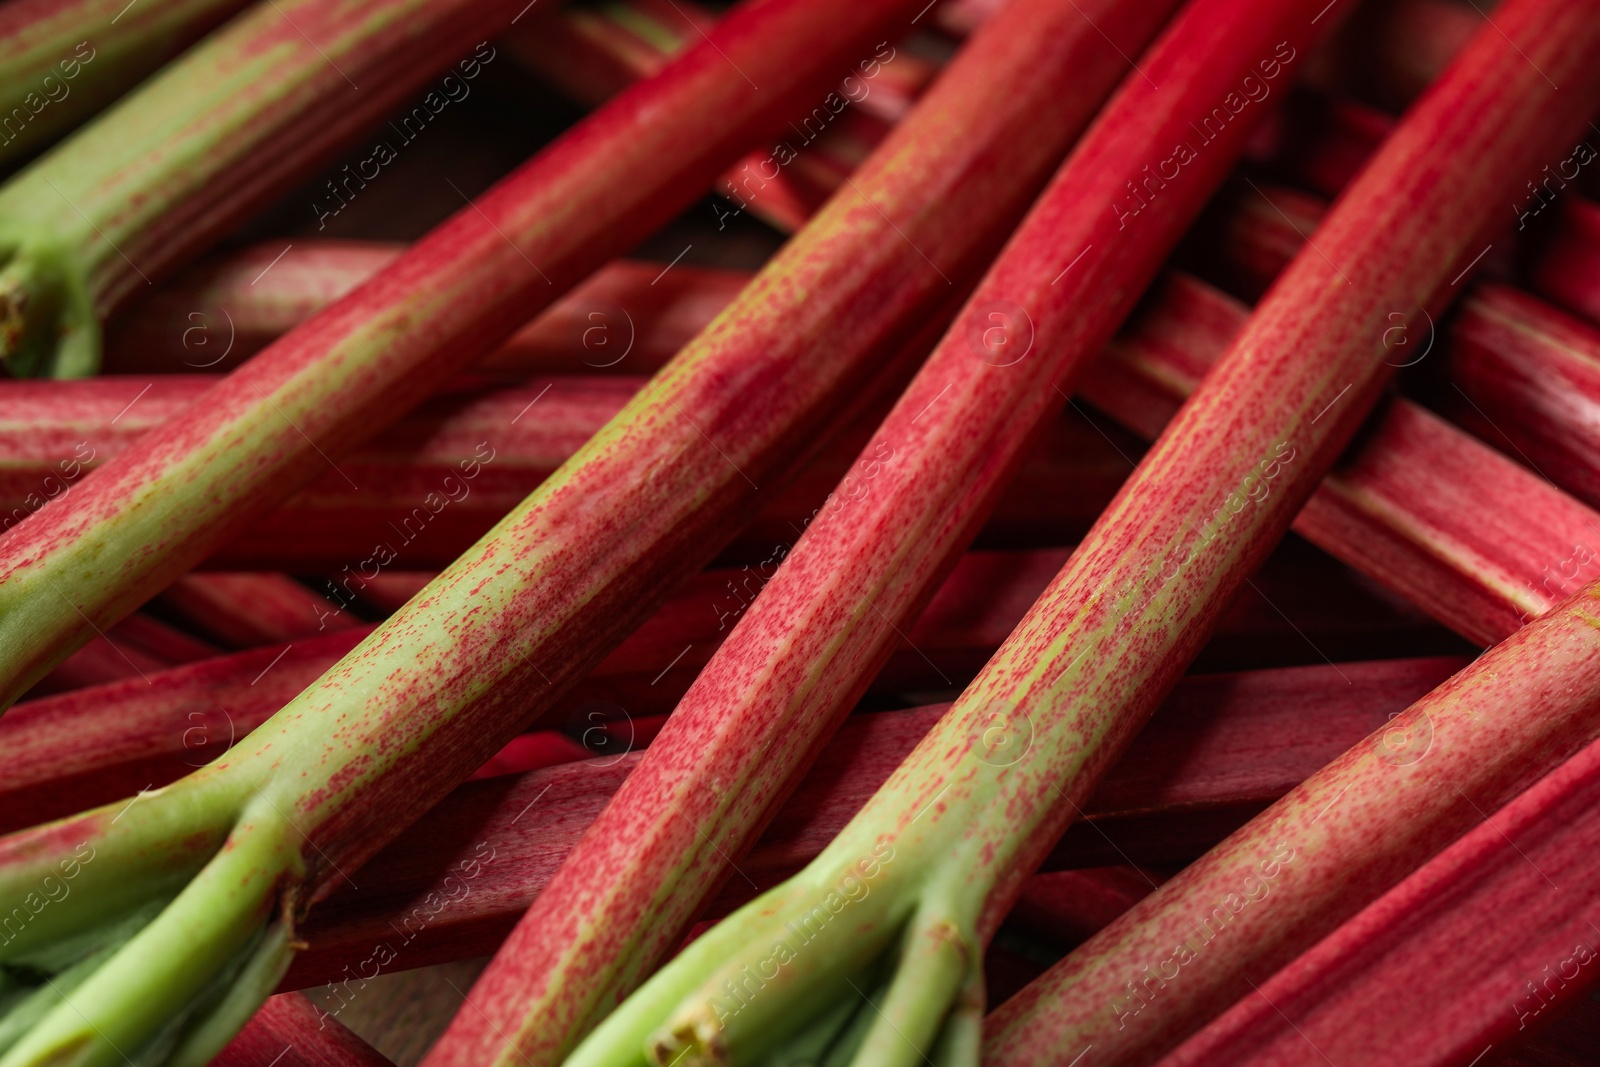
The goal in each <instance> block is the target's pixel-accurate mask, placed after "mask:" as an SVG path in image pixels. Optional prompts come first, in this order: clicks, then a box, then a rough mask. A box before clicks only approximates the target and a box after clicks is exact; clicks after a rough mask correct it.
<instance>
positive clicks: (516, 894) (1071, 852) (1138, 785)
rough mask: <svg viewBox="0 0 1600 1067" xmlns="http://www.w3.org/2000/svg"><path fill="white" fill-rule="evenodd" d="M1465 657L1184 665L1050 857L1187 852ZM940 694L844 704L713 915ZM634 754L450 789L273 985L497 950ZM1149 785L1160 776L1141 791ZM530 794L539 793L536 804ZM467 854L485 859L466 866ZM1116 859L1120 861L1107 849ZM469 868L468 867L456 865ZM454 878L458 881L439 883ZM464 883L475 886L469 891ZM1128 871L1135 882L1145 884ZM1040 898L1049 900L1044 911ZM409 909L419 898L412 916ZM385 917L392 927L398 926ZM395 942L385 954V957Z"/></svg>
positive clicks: (314, 924) (312, 927)
mask: <svg viewBox="0 0 1600 1067" xmlns="http://www.w3.org/2000/svg"><path fill="white" fill-rule="evenodd" d="M1461 662H1462V661H1461V660H1459V659H1454V658H1439V659H1426V660H1389V661H1376V662H1370V663H1354V664H1351V663H1347V664H1342V665H1340V666H1339V667H1337V668H1333V667H1328V666H1325V665H1324V666H1317V667H1295V668H1287V669H1283V670H1270V671H1251V672H1246V673H1241V674H1222V675H1205V676H1193V677H1190V678H1186V679H1185V680H1184V681H1183V682H1182V683H1180V685H1179V687H1178V689H1177V690H1176V691H1175V692H1174V694H1173V696H1172V697H1171V698H1170V700H1169V702H1168V704H1167V705H1165V706H1163V708H1162V709H1161V710H1160V711H1159V712H1158V713H1157V718H1156V720H1155V722H1154V723H1153V724H1152V726H1153V728H1152V729H1150V730H1147V731H1146V732H1145V733H1144V734H1142V735H1141V736H1140V738H1139V739H1138V741H1136V742H1135V744H1134V746H1133V748H1132V749H1131V750H1130V752H1129V756H1128V758H1127V759H1126V760H1124V761H1123V763H1121V764H1119V765H1118V767H1117V769H1116V770H1114V771H1113V772H1112V774H1111V775H1110V776H1109V777H1108V778H1107V780H1106V782H1105V783H1104V784H1103V786H1102V788H1101V791H1100V793H1099V794H1097V795H1096V796H1095V797H1094V798H1093V799H1091V800H1090V801H1089V803H1087V804H1086V805H1085V810H1086V812H1087V813H1088V816H1089V820H1090V822H1091V823H1093V824H1094V825H1096V826H1098V827H1099V828H1100V830H1099V832H1098V833H1097V832H1094V831H1093V830H1091V832H1090V833H1089V834H1086V835H1084V836H1082V837H1080V838H1078V839H1077V840H1071V839H1068V840H1065V841H1063V843H1062V844H1061V845H1060V846H1059V847H1058V848H1057V849H1056V850H1055V852H1054V853H1053V854H1052V855H1051V856H1050V857H1049V859H1048V860H1047V862H1046V864H1045V866H1046V867H1047V868H1049V869H1058V868H1076V867H1082V866H1083V865H1085V864H1095V863H1102V862H1105V860H1104V859H1103V855H1104V853H1105V852H1107V851H1109V850H1108V849H1107V847H1106V845H1105V837H1110V838H1111V839H1112V840H1113V841H1115V842H1116V843H1117V845H1118V846H1121V847H1125V848H1128V849H1132V850H1134V852H1135V853H1136V859H1137V860H1138V861H1139V862H1157V863H1171V862H1179V863H1181V862H1183V861H1184V860H1186V859H1187V858H1189V857H1191V856H1192V855H1193V854H1194V852H1195V851H1196V850H1197V846H1199V845H1200V844H1202V843H1203V842H1204V841H1206V840H1211V839H1214V838H1208V837H1205V836H1202V835H1203V834H1205V833H1213V832H1214V826H1213V824H1211V823H1208V822H1207V821H1206V820H1207V817H1208V815H1209V814H1210V813H1212V812H1217V811H1221V812H1228V813H1231V814H1232V817H1233V821H1231V822H1228V823H1226V824H1224V825H1225V826H1236V825H1238V823H1239V822H1240V821H1242V820H1243V818H1245V817H1246V816H1245V815H1244V814H1241V813H1244V812H1248V811H1251V810H1254V809H1256V808H1258V807H1259V806H1260V805H1261V804H1263V803H1265V802H1267V801H1269V800H1271V799H1273V798H1276V797H1278V796H1280V795H1282V794H1283V793H1284V792H1286V791H1287V790H1289V789H1291V788H1293V786H1294V785H1295V784H1297V783H1298V782H1299V781H1300V779H1301V778H1302V777H1303V776H1304V775H1306V774H1308V773H1312V772H1313V771H1314V770H1315V768H1317V767H1320V766H1322V764H1323V763H1324V762H1326V760H1327V758H1328V757H1329V755H1330V754H1334V753H1337V752H1340V751H1342V750H1343V748H1344V747H1345V746H1346V745H1348V744H1349V743H1350V741H1351V740H1352V739H1354V738H1357V737H1360V736H1361V735H1362V734H1363V733H1365V732H1366V731H1368V730H1370V729H1372V728H1373V727H1374V726H1375V725H1378V724H1381V723H1383V722H1384V721H1385V720H1386V717H1387V716H1389V715H1392V714H1394V713H1395V712H1396V711H1397V710H1398V709H1401V708H1403V707H1404V706H1405V705H1406V703H1407V702H1408V701H1409V700H1411V699H1412V698H1413V697H1415V696H1417V695H1418V694H1420V693H1423V692H1425V691H1426V690H1427V689H1428V688H1429V687H1430V686H1432V685H1435V684H1436V683H1437V682H1439V681H1440V680H1441V679H1443V678H1445V677H1447V676H1448V675H1449V674H1451V673H1452V672H1453V671H1455V670H1457V669H1459V667H1460V666H1461ZM1341 671H1342V672H1343V675H1344V677H1340V674H1339V672H1341ZM1347 679H1348V684H1347V681H1346V680H1347ZM943 708H944V705H938V706H935V707H930V708H923V709H917V710H914V711H906V712H890V713H884V714H874V715H858V716H854V717H852V718H851V719H850V720H849V721H848V722H847V723H846V725H845V726H844V728H843V729H842V730H841V731H840V732H839V734H837V735H836V736H835V737H834V738H833V739H832V740H831V741H829V743H828V746H827V748H826V749H825V754H824V755H823V757H822V758H821V759H820V760H818V762H817V766H816V767H815V768H814V769H813V770H812V771H811V773H810V774H809V775H807V777H806V778H805V779H804V781H803V782H802V783H801V785H800V786H799V787H798V789H797V790H796V792H795V793H794V795H793V796H792V797H791V798H790V799H789V800H788V801H787V803H785V804H784V805H783V807H782V808H781V809H780V810H779V812H778V813H777V815H776V816H775V818H774V820H773V821H772V823H771V824H770V825H769V826H768V827H767V828H766V829H765V830H764V832H763V834H762V836H761V838H760V841H759V843H757V844H756V846H755V847H754V849H753V850H752V851H751V852H750V853H749V854H748V855H746V856H742V857H740V858H739V860H738V868H739V870H740V871H743V872H744V874H745V876H747V877H748V878H749V879H750V881H746V879H745V877H741V876H739V875H738V874H735V875H733V876H732V877H731V878H730V879H729V881H728V883H727V884H726V885H725V886H724V887H723V889H722V891H721V892H720V893H719V894H718V895H717V896H716V897H715V898H714V899H713V900H712V902H711V903H710V911H711V913H712V914H715V915H721V914H724V913H725V912H726V911H727V910H728V909H730V908H732V907H735V906H737V905H738V904H741V903H743V902H744V901H745V900H747V899H749V897H750V896H751V895H752V893H753V892H754V888H753V886H752V884H751V883H752V882H754V883H755V886H758V887H760V888H763V889H764V888H766V887H767V886H769V885H771V884H773V883H775V882H777V881H780V880H781V879H783V878H785V877H787V876H789V875H790V874H792V873H793V872H794V871H795V870H796V869H798V868H799V867H800V866H802V865H803V864H805V863H806V862H807V861H809V860H810V859H812V858H813V857H814V856H816V855H817V853H818V852H819V851H821V849H822V848H823V847H825V846H826V845H827V843H828V842H829V841H830V840H831V839H832V838H833V836H834V835H835V834H836V833H837V832H838V830H839V829H840V828H841V827H842V826H843V825H844V824H845V823H846V822H847V821H848V820H849V818H850V817H851V816H852V815H854V814H855V812H856V811H857V810H859V808H860V807H861V805H862V804H863V803H865V802H866V800H867V799H868V798H869V797H870V796H871V795H872V793H873V791H874V790H875V789H876V788H877V787H878V786H879V785H881V784H882V782H883V781H884V780H885V779H886V778H887V777H888V775H889V774H890V772H891V771H893V769H894V767H895V765H896V764H897V763H898V762H899V761H900V760H901V759H902V758H903V757H904V756H905V754H906V753H908V752H910V751H911V749H912V747H913V746H914V745H915V744H916V742H917V740H918V739H919V738H920V737H922V736H923V735H924V734H925V732H926V731H927V730H928V728H929V727H931V726H932V725H933V724H934V722H935V721H937V719H938V716H939V714H940V712H941V711H942V710H943ZM639 758H640V756H639V754H637V753H633V754H629V755H625V756H621V757H606V758H603V759H598V760H594V761H591V762H589V763H583V764H568V765H566V766H563V767H555V768H551V769H549V770H546V771H540V772H535V773H532V774H528V775H524V776H522V777H521V778H520V779H498V780H494V781H485V782H477V783H473V784H471V785H468V786H463V787H462V788H460V789H458V790H457V791H456V792H455V793H453V794H452V795H451V796H450V797H449V798H448V799H446V800H445V801H444V802H442V803H441V804H440V805H439V806H438V807H436V808H434V809H433V810H432V811H430V812H429V813H428V814H427V815H425V816H424V817H423V818H422V819H421V820H420V821H419V822H418V823H417V824H416V825H415V826H413V827H412V828H411V829H410V830H408V831H407V832H406V833H405V834H403V835H402V836H401V837H399V838H397V839H396V840H395V841H394V842H393V843H392V844H390V845H389V846H388V847H387V848H386V849H385V850H384V851H383V852H382V853H380V854H379V855H378V856H376V857H374V858H373V860H372V862H370V863H369V864H368V865H367V866H366V867H365V868H364V869H363V874H362V875H359V876H358V881H359V882H360V888H359V889H357V888H353V887H350V886H345V887H343V888H341V889H340V890H339V891H338V892H337V893H335V894H334V895H333V896H332V897H330V898H329V899H328V900H327V901H326V902H325V905H324V906H323V907H322V908H319V910H318V911H317V912H315V913H313V916H312V919H311V922H310V923H309V924H308V926H307V927H306V928H305V937H306V939H307V940H308V941H309V942H310V944H311V948H310V949H309V950H308V951H307V952H306V953H305V954H304V955H303V956H301V957H300V958H299V959H298V960H297V961H296V963H295V966H294V968H293V969H292V970H291V971H290V973H289V975H288V977H287V978H286V979H285V981H284V985H283V988H285V989H290V988H302V987H306V986H311V985H317V984H321V983H325V982H337V981H351V980H353V979H357V978H359V977H360V976H361V975H362V974H364V973H365V974H366V975H367V976H369V977H370V976H371V973H372V966H373V965H372V963H368V964H367V966H366V967H363V966H362V964H363V962H364V961H369V960H377V961H380V966H381V969H382V970H383V971H385V972H387V971H390V970H404V969H407V968H410V967H418V966H424V965H427V964H430V963H439V962H443V961H446V960H450V959H460V958H463V957H465V956H469V955H473V954H475V953H478V952H488V951H492V950H493V949H494V948H495V947H496V946H497V945H498V944H499V943H500V941H501V940H502V939H503V938H504V936H505V934H506V932H507V931H508V930H509V929H510V928H511V926H512V925H513V924H514V923H515V922H516V920H517V918H518V917H519V916H520V915H521V914H522V912H523V910H524V909H525V908H526V907H527V906H528V904H529V903H530V902H532V901H534V900H535V899H536V898H537V897H538V895H539V894H540V893H541V892H542V891H543V890H544V889H545V887H546V885H547V884H548V883H549V881H550V878H551V876H552V875H553V874H554V873H555V871H556V869H557V867H558V865H559V864H560V862H561V859H562V858H563V857H564V856H565V855H566V854H567V853H568V852H569V851H570V849H571V848H572V847H573V846H574V845H576V844H577V842H578V841H579V840H580V838H581V836H582V834H583V832H584V830H585V828H586V827H588V826H589V824H590V823H591V821H592V820H593V819H594V818H595V816H596V815H598V814H599V812H600V810H601V809H602V807H603V806H604V805H605V803H606V801H607V800H609V799H610V797H611V796H612V794H613V793H614V792H615V791H616V790H617V788H618V787H619V786H620V784H621V783H622V781H623V780H624V779H625V777H626V776H627V774H628V773H629V771H630V770H631V769H633V768H635V767H637V764H638V761H639ZM1152 782H1160V783H1161V786H1160V788H1159V789H1158V790H1155V791H1152V790H1151V783H1152ZM547 788H548V789H549V792H548V793H547V792H545V790H546V789H547ZM1102 797H1103V799H1102ZM532 801H537V803H535V804H534V805H533V806H532V807H529V803H530V802H532ZM524 812H526V814H525V815H524V817H523V818H521V819H518V818H517V817H518V816H519V815H522V814H523V813H524ZM1154 827H1159V828H1160V829H1161V830H1162V834H1161V836H1162V838H1164V839H1165V841H1167V842H1171V843H1173V844H1169V845H1167V846H1166V847H1165V848H1162V847H1160V846H1158V847H1157V848H1154V849H1148V850H1147V851H1145V852H1139V848H1140V846H1141V845H1142V844H1145V843H1146V839H1145V838H1144V837H1143V836H1141V835H1142V834H1143V832H1144V831H1146V830H1149V829H1151V828H1154ZM1223 832H1226V830H1225V829H1224V831H1223ZM1102 834H1103V835H1104V837H1102V836H1101V835H1102ZM1217 836H1220V835H1217ZM491 854H492V860H486V859H485V858H486V857H488V856H490V855H491ZM475 857H476V858H477V859H478V860H480V861H482V862H481V867H478V868H474V867H473V865H472V864H471V863H469V862H467V861H470V860H472V859H473V858H475ZM1112 857H1113V859H1115V860H1116V861H1117V862H1125V861H1124V860H1122V859H1121V858H1120V857H1119V856H1117V854H1116V853H1115V852H1113V853H1112ZM463 864H466V866H465V867H463ZM472 870H476V871H477V873H476V875H475V876H474V877H473V878H472V879H470V880H467V879H464V878H463V877H462V875H463V874H466V873H469V872H471V871H472ZM1075 873H1078V874H1080V875H1081V874H1082V873H1083V872H1075ZM452 874H453V875H454V876H455V881H454V882H450V881H447V879H449V878H450V877H451V875H452ZM462 881H467V883H468V885H469V886H470V889H469V890H468V891H466V892H463V889H462V887H461V885H460V884H459V883H460V882H462ZM1121 884H1122V892H1121V893H1119V894H1118V895H1117V897H1116V899H1117V901H1119V903H1117V904H1115V905H1114V906H1115V907H1116V908H1118V909H1121V908H1123V907H1125V906H1127V905H1129V904H1131V903H1133V900H1134V899H1137V898H1136V897H1132V898H1130V894H1131V893H1132V886H1130V885H1129V884H1128V883H1127V881H1126V879H1124V880H1122V883H1121ZM1138 884H1139V885H1140V886H1142V887H1143V890H1144V891H1145V892H1148V891H1149V889H1150V888H1151V887H1150V886H1149V885H1148V884H1146V883H1144V882H1142V881H1140V882H1139V883H1138ZM430 894H431V895H432V900H429V897H430ZM1028 895H1029V894H1028V893H1025V894H1024V899H1026V898H1027V896H1028ZM1033 896H1034V898H1035V901H1034V916H1033V920H1032V921H1033V922H1035V923H1036V924H1049V926H1050V928H1051V929H1053V930H1057V931H1060V930H1063V929H1068V928H1070V927H1069V925H1068V924H1069V923H1072V922H1075V923H1076V924H1077V926H1076V928H1077V929H1081V930H1084V931H1085V932H1086V933H1087V932H1092V929H1090V928H1091V927H1092V928H1098V925H1101V924H1103V922H1106V921H1110V919H1111V918H1114V914H1107V911H1106V909H1107V908H1108V907H1111V906H1113V905H1111V904H1108V903H1107V902H1104V901H1096V902H1088V901H1086V902H1084V905H1085V906H1083V907H1076V906H1074V905H1073V904H1072V902H1071V901H1067V902H1063V901H1062V900H1061V898H1060V896H1059V894H1058V893H1057V892H1056V891H1055V890H1053V889H1051V888H1050V886H1049V884H1048V882H1043V883H1040V884H1039V885H1038V886H1037V888H1036V889H1035V890H1034V891H1033ZM1040 898H1042V899H1043V900H1044V901H1046V902H1048V903H1047V905H1046V909H1047V910H1046V914H1044V915H1040V914H1039V910H1040V909H1039V899H1040ZM425 901H426V902H427V903H426V905H425V904H424V902H425ZM1091 903H1092V905H1093V906H1092V907H1091V906H1089V905H1090V904H1091ZM418 908H422V909H423V910H422V911H421V912H420V913H417V914H413V912H414V910H415V909H418ZM391 924H392V925H391ZM396 928H398V929H399V930H401V931H402V933H401V934H400V935H399V936H398V937H396V936H394V932H395V930H396ZM384 945H387V946H388V950H389V951H385V950H384V949H383V948H382V946H384ZM390 951H392V952H393V954H394V958H393V959H392V960H391V961H389V962H388V963H381V961H382V960H383V958H384V957H386V956H388V955H389V952H390ZM474 1001H475V1002H476V997H474Z"/></svg>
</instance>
